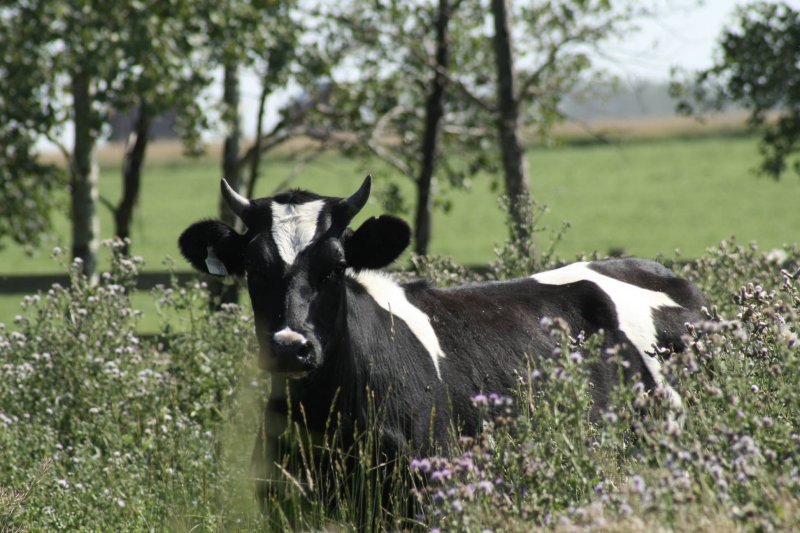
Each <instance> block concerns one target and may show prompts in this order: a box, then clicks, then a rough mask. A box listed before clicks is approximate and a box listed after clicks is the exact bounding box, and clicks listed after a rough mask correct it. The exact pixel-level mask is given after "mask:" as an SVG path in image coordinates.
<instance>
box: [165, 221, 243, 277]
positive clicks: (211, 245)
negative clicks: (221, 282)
mask: <svg viewBox="0 0 800 533" xmlns="http://www.w3.org/2000/svg"><path fill="white" fill-rule="evenodd" d="M245 245H246V242H245V238H244V235H239V234H238V233H236V230H234V229H233V228H232V227H230V226H228V225H227V224H224V223H222V222H218V221H216V220H203V221H202V222H196V223H194V224H192V225H191V226H189V227H188V228H186V231H184V232H183V233H182V234H181V236H180V238H179V239H178V246H179V247H180V249H181V253H182V254H183V256H184V257H185V258H186V259H187V260H188V261H189V262H190V263H191V264H192V266H193V267H194V268H196V269H197V270H199V271H200V272H207V273H208V274H213V275H215V276H228V275H231V276H240V275H242V274H243V273H244V258H243V255H244V248H245Z"/></svg>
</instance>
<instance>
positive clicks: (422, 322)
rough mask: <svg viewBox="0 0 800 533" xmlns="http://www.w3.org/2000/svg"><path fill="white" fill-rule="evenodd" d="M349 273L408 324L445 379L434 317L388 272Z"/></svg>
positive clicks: (374, 298) (374, 297)
mask: <svg viewBox="0 0 800 533" xmlns="http://www.w3.org/2000/svg"><path fill="white" fill-rule="evenodd" d="M348 274H350V276H351V277H352V278H353V279H355V280H356V281H357V282H358V283H359V284H360V285H361V286H362V287H364V289H365V290H366V291H367V294H369V295H370V296H371V297H372V299H373V300H375V302H376V303H377V304H378V305H379V306H381V307H382V308H383V309H386V310H387V311H389V312H390V313H391V314H392V315H393V316H396V317H397V318H399V319H400V320H402V321H403V322H405V323H406V325H407V326H408V329H410V330H411V333H413V334H414V336H415V337H416V338H417V340H419V342H420V343H421V344H422V346H424V347H425V349H426V350H427V351H428V353H429V354H430V356H431V359H432V360H433V367H434V368H435V369H436V377H438V378H439V379H440V380H441V379H442V374H441V372H440V371H439V359H440V358H443V357H444V352H443V351H442V348H441V346H439V338H438V337H437V336H436V332H435V331H434V329H433V326H432V325H431V319H430V317H429V316H428V315H426V314H425V313H423V312H422V310H420V309H419V308H418V307H416V306H415V305H414V304H412V303H411V302H409V301H408V298H406V292H405V290H404V289H403V287H401V286H400V285H398V284H397V282H396V281H394V280H393V279H392V278H391V277H390V276H389V275H388V274H383V273H381V272H375V271H370V270H362V271H360V272H352V271H349V272H348Z"/></svg>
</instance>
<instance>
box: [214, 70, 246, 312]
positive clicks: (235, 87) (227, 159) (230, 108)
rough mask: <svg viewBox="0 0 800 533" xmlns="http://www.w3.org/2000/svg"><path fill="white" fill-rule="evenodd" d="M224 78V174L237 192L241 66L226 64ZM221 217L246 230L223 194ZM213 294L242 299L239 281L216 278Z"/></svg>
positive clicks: (222, 299) (221, 298)
mask: <svg viewBox="0 0 800 533" xmlns="http://www.w3.org/2000/svg"><path fill="white" fill-rule="evenodd" d="M223 69H224V80H223V91H222V108H223V109H222V112H223V117H224V120H225V123H226V125H227V128H228V131H227V134H226V135H225V144H224V147H223V151H222V175H223V177H224V178H225V179H226V180H228V183H229V184H230V186H231V187H233V189H234V190H235V191H239V192H240V191H241V189H242V176H241V173H240V172H239V145H240V142H241V127H240V125H239V68H238V64H236V62H229V63H226V64H225V65H224V66H223ZM219 216H220V218H221V219H222V221H223V222H225V223H227V224H228V225H230V226H232V227H234V228H238V229H242V222H241V221H240V220H239V219H238V217H237V216H236V214H235V213H234V212H233V211H231V209H230V208H229V207H228V204H227V203H226V202H225V199H224V198H222V196H221V195H220V200H219ZM210 289H211V293H212V295H214V296H216V297H217V298H219V302H220V303H236V302H238V301H239V286H238V285H237V284H236V283H230V282H228V283H225V281H224V280H222V279H215V280H213V282H212V283H211V284H210Z"/></svg>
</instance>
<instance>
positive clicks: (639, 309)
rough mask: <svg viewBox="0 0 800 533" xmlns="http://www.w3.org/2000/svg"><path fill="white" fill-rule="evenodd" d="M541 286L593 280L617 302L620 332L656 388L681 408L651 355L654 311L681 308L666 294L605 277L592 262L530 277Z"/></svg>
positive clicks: (678, 399) (676, 395) (679, 401)
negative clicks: (640, 358) (647, 371)
mask: <svg viewBox="0 0 800 533" xmlns="http://www.w3.org/2000/svg"><path fill="white" fill-rule="evenodd" d="M531 277H532V278H533V279H535V280H536V281H538V282H539V283H545V284H547V285H565V284H567V283H574V282H576V281H582V280H585V281H591V282H592V283H594V284H596V285H597V286H598V287H600V289H601V290H602V291H603V292H605V293H606V294H607V295H608V296H609V297H610V298H611V301H612V302H613V303H614V307H615V308H616V311H617V319H618V320H619V329H620V330H621V331H622V332H623V333H624V334H625V336H627V337H628V339H629V340H630V341H631V344H633V346H634V347H635V348H636V349H637V350H638V351H639V353H640V354H641V356H642V361H643V362H644V364H645V366H646V367H647V369H648V370H649V371H650V375H651V376H653V380H654V381H655V382H656V385H661V386H663V387H664V389H665V390H666V391H667V394H668V395H669V400H670V403H672V405H673V407H675V408H678V409H679V408H681V406H682V404H683V402H682V401H681V397H680V395H679V394H678V393H677V392H676V391H675V390H674V389H673V388H672V387H670V386H669V385H668V384H666V383H664V376H663V374H662V373H661V363H660V362H659V360H658V359H656V358H655V357H653V356H652V355H650V354H651V353H652V352H653V349H654V347H655V345H656V341H657V338H656V325H655V322H654V321H653V311H654V310H656V309H659V308H661V307H681V306H680V305H679V304H677V303H676V302H675V301H674V300H673V299H672V298H670V297H669V296H668V295H666V294H664V293H663V292H658V291H651V290H648V289H643V288H641V287H637V286H636V285H632V284H630V283H625V282H624V281H619V280H617V279H614V278H611V277H608V276H604V275H603V274H600V273H599V272H596V271H594V270H592V269H591V268H589V263H587V262H581V263H573V264H571V265H567V266H565V267H562V268H557V269H555V270H548V271H547V272H540V273H539V274H534V275H533V276H531Z"/></svg>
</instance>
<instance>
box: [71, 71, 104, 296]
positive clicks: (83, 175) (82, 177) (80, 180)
mask: <svg viewBox="0 0 800 533" xmlns="http://www.w3.org/2000/svg"><path fill="white" fill-rule="evenodd" d="M71 85H72V98H73V109H74V113H75V115H74V122H75V134H74V145H73V152H72V165H71V169H70V171H71V172H70V174H71V176H70V177H71V183H70V201H71V214H72V258H73V260H74V259H80V260H82V261H83V272H84V274H85V275H86V276H87V277H88V278H89V279H91V280H93V281H96V280H97V251H98V248H99V240H98V239H99V234H100V219H99V218H98V216H97V199H98V196H99V191H98V182H99V171H98V167H97V160H96V159H95V141H96V139H95V133H94V132H93V131H92V117H91V113H92V96H91V80H90V78H89V76H88V75H86V74H85V73H83V72H77V73H75V74H73V75H72V80H71Z"/></svg>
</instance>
